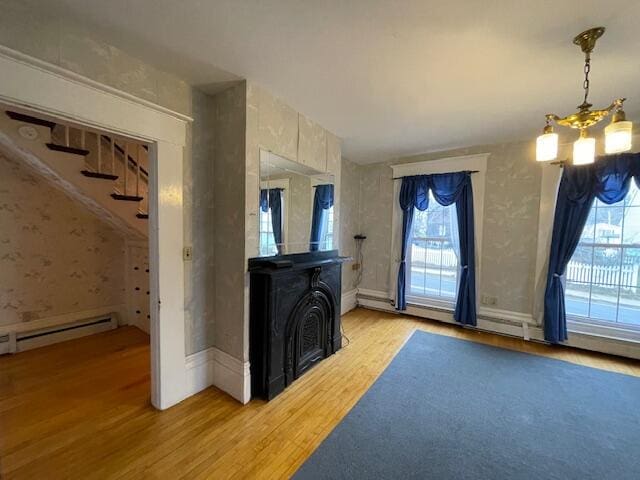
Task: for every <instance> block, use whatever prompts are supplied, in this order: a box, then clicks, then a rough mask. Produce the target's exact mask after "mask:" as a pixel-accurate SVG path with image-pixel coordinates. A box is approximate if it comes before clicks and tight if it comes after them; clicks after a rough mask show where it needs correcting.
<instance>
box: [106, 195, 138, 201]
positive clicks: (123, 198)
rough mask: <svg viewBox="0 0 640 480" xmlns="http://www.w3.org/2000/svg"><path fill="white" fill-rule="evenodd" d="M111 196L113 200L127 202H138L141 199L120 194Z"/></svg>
mask: <svg viewBox="0 0 640 480" xmlns="http://www.w3.org/2000/svg"><path fill="white" fill-rule="evenodd" d="M111 196H112V197H113V198H114V199H115V200H125V201H127V202H139V201H140V200H142V198H143V197H139V196H137V195H122V194H121V193H112V194H111Z"/></svg>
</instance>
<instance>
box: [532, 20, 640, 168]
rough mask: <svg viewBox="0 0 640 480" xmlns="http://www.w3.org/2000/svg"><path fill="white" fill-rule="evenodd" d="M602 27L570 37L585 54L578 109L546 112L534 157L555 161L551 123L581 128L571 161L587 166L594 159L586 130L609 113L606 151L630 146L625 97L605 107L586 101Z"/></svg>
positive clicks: (555, 136) (592, 143) (593, 144)
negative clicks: (560, 113)
mask: <svg viewBox="0 0 640 480" xmlns="http://www.w3.org/2000/svg"><path fill="white" fill-rule="evenodd" d="M604 30H605V29H604V27H596V28H591V29H589V30H586V31H584V32H582V33H581V34H580V35H578V36H576V37H575V38H574V39H573V43H574V44H576V45H578V46H580V49H581V50H582V52H583V53H584V82H583V84H582V87H583V89H584V100H583V101H582V103H581V104H580V105H578V107H577V108H578V111H577V112H576V113H572V114H571V115H567V116H566V117H563V118H561V117H559V116H558V115H555V114H553V113H549V114H547V115H546V119H547V123H546V125H545V127H544V130H543V132H542V135H540V136H539V137H538V139H537V141H536V160H538V161H539V162H546V161H549V160H555V159H556V158H557V157H558V134H557V133H554V132H553V126H552V125H551V123H552V122H555V123H556V124H558V125H561V126H563V127H569V128H575V129H578V130H580V137H579V138H578V140H576V142H575V143H574V144H573V164H574V165H586V164H589V163H593V162H594V161H595V153H596V140H595V138H592V137H589V136H588V134H587V129H588V128H589V127H592V126H594V125H596V124H597V123H599V122H600V121H601V120H602V119H603V118H604V117H606V116H608V115H609V114H610V113H611V112H613V115H612V116H611V123H610V124H609V125H608V126H607V127H606V128H605V130H604V134H605V153H608V154H609V153H620V152H626V151H627V150H630V149H631V131H632V128H633V125H632V123H631V122H630V121H628V120H627V119H626V117H625V113H624V110H623V109H622V105H623V103H624V101H625V100H626V99H625V98H618V99H616V100H614V101H613V103H611V105H609V106H608V107H607V108H604V109H602V110H591V107H592V106H593V105H592V104H590V103H589V101H588V97H589V72H590V71H591V52H593V48H594V47H595V45H596V40H598V39H599V38H600V37H601V36H602V34H603V33H604Z"/></svg>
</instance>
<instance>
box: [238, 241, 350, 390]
mask: <svg viewBox="0 0 640 480" xmlns="http://www.w3.org/2000/svg"><path fill="white" fill-rule="evenodd" d="M342 262H343V259H342V258H341V257H339V256H338V254H337V251H330V252H309V253H303V254H293V255H281V256H276V257H267V258H254V259H251V260H250V261H249V271H250V275H251V306H250V308H251V311H250V316H251V323H250V340H251V341H250V361H251V391H252V396H254V397H262V398H265V399H267V400H270V399H272V398H273V397H275V396H276V395H278V394H279V393H280V392H282V391H283V390H284V389H285V388H286V387H287V386H288V385H290V384H291V383H292V382H294V381H295V380H296V379H297V378H299V377H300V376H301V375H303V374H304V373H306V372H307V371H308V370H309V369H311V368H312V367H313V366H314V365H316V364H317V363H319V362H321V361H322V360H324V359H325V358H327V357H328V356H330V355H332V354H333V353H335V352H336V351H337V350H339V349H340V348H341V346H342V341H341V340H342V338H341V334H340V290H341V264H342Z"/></svg>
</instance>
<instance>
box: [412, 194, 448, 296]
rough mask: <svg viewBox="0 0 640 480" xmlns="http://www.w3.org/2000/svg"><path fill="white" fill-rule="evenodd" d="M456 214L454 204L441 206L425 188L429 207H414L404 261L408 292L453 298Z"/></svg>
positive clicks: (415, 294)
mask: <svg viewBox="0 0 640 480" xmlns="http://www.w3.org/2000/svg"><path fill="white" fill-rule="evenodd" d="M457 222H458V216H457V214H456V206H455V204H453V205H449V206H448V207H443V206H442V205H440V204H439V203H438V202H436V200H435V199H434V198H433V195H432V193H431V192H429V208H427V210H425V211H424V212H421V211H419V210H415V211H414V215H413V228H412V232H411V240H410V248H409V251H408V252H407V257H408V258H407V264H408V265H409V266H410V276H409V289H408V291H407V295H408V296H414V297H422V298H433V299H436V300H443V301H445V302H449V303H451V302H454V301H455V299H456V294H457V289H458V267H459V265H460V261H459V254H460V250H459V246H458V241H459V240H458V238H459V237H458V223H457Z"/></svg>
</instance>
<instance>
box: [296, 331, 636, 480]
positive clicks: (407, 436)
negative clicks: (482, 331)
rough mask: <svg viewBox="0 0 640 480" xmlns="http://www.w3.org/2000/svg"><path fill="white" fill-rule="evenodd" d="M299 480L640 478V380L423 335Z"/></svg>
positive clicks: (415, 337) (300, 472) (411, 343)
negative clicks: (347, 479) (370, 479)
mask: <svg viewBox="0 0 640 480" xmlns="http://www.w3.org/2000/svg"><path fill="white" fill-rule="evenodd" d="M294 478H296V479H301V480H302V479H346V478H350V479H354V478H356V479H360V478H366V479H369V478H372V479H385V478H394V479H396V478H397V479H402V480H406V479H438V480H446V479H492V480H499V479H558V480H560V479H562V480H567V479H580V480H585V479H598V480H602V479H616V480H618V479H633V480H639V479H640V378H636V377H631V376H627V375H622V374H617V373H611V372H605V371H602V370H597V369H593V368H588V367H581V366H578V365H573V364H571V363H567V362H563V361H559V360H553V359H550V358H545V357H540V356H537V355H529V354H525V353H520V352H512V351H509V350H505V349H501V348H495V347H490V346H487V345H481V344H478V343H473V342H468V341H463V340H457V339H455V338H450V337H445V336H440V335H432V334H428V333H424V332H419V331H418V332H415V333H414V334H413V336H412V337H411V338H410V339H409V341H408V342H407V344H406V345H405V346H404V347H403V348H402V350H401V351H400V352H399V353H398V354H397V355H396V357H395V358H394V360H393V361H392V362H391V364H390V365H389V367H387V369H386V370H385V371H384V373H383V374H382V376H381V377H380V378H379V379H378V380H377V381H376V382H375V383H374V384H373V386H372V387H371V388H370V389H369V391H367V393H366V394H365V395H364V396H363V397H362V398H361V399H360V401H359V402H358V403H357V404H356V406H355V407H354V408H353V409H352V410H351V411H350V412H349V414H348V415H347V416H346V417H345V418H344V419H343V420H342V422H341V423H340V424H339V425H338V426H337V427H336V428H335V429H334V430H333V432H332V433H331V434H330V435H329V436H328V437H327V438H326V439H325V441H324V442H323V443H322V444H321V445H320V447H318V449H317V450H316V451H315V453H314V454H313V455H312V456H311V457H310V458H309V459H308V460H307V462H306V463H305V464H304V465H303V466H302V467H301V468H300V470H298V472H297V473H296V475H295V477H294Z"/></svg>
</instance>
